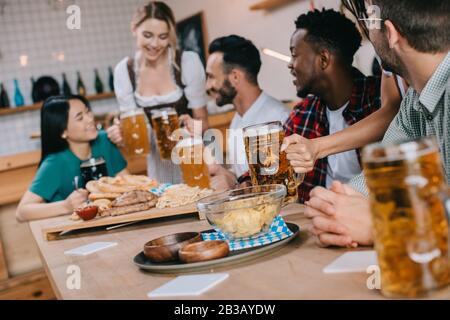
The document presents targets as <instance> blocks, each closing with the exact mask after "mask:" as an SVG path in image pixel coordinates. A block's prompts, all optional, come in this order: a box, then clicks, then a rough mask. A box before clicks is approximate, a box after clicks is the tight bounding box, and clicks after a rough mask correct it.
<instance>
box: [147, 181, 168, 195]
mask: <svg viewBox="0 0 450 320" xmlns="http://www.w3.org/2000/svg"><path fill="white" fill-rule="evenodd" d="M171 186H172V184H171V183H162V184H160V185H159V186H157V187H156V188H151V189H150V192H151V193H153V194H155V195H157V196H158V197H161V196H162V194H163V193H164V191H166V190H167V189H168V188H169V187H171Z"/></svg>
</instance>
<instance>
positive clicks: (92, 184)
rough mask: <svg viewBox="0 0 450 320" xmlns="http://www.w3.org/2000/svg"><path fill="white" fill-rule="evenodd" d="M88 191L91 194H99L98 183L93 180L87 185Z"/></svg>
mask: <svg viewBox="0 0 450 320" xmlns="http://www.w3.org/2000/svg"><path fill="white" fill-rule="evenodd" d="M86 190H87V191H89V193H99V192H100V190H99V189H98V181H95V180H91V181H89V182H88V183H86Z"/></svg>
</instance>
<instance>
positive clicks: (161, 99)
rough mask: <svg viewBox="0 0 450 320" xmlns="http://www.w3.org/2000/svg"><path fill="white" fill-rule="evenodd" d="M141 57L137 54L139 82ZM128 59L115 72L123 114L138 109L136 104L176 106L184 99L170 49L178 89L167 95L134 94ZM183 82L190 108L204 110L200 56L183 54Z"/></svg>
mask: <svg viewBox="0 0 450 320" xmlns="http://www.w3.org/2000/svg"><path fill="white" fill-rule="evenodd" d="M140 55H141V52H139V51H138V52H136V54H135V59H134V68H135V75H136V80H137V78H138V77H139V73H138V72H136V71H137V70H138V63H139V58H140ZM128 59H129V58H128V57H125V58H123V59H122V60H121V61H120V62H119V63H118V64H117V66H116V68H115V70H114V91H115V93H116V98H117V101H118V103H119V107H120V111H126V110H129V109H131V108H136V102H137V103H138V104H139V105H140V106H141V107H151V106H156V105H160V104H166V103H173V102H176V101H178V100H179V99H180V98H181V97H182V95H183V89H182V88H180V87H179V86H178V85H177V83H176V80H175V73H174V70H173V66H172V64H171V63H172V50H169V59H168V61H169V67H170V70H171V74H172V79H173V83H174V84H175V85H176V89H175V90H174V91H172V92H170V93H168V94H166V95H160V96H151V97H147V96H141V95H140V94H139V93H138V92H133V86H132V84H131V80H130V77H129V74H128V66H127V63H128ZM136 82H137V81H136ZM181 82H182V83H183V85H184V86H185V88H184V94H185V95H186V98H187V100H188V108H189V109H197V108H201V107H204V106H205V105H206V102H207V97H206V77H205V69H204V68H203V64H202V62H201V60H200V57H199V56H198V55H197V53H195V52H193V51H183V54H182V56H181Z"/></svg>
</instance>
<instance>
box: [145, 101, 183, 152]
mask: <svg viewBox="0 0 450 320" xmlns="http://www.w3.org/2000/svg"><path fill="white" fill-rule="evenodd" d="M151 118H152V127H153V131H154V132H155V136H156V142H157V144H158V148H159V154H160V157H161V159H162V160H170V158H171V154H172V149H173V148H174V147H175V145H176V143H177V142H176V140H174V139H173V138H172V134H173V133H174V132H175V131H176V130H177V129H179V128H180V122H179V119H178V114H177V111H176V110H175V109H174V108H162V109H156V110H151Z"/></svg>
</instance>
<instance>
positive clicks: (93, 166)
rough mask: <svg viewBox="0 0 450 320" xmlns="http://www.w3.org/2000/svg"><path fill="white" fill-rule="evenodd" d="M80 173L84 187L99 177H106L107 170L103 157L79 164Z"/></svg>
mask: <svg viewBox="0 0 450 320" xmlns="http://www.w3.org/2000/svg"><path fill="white" fill-rule="evenodd" d="M80 172H81V177H82V179H83V185H84V186H86V183H88V182H89V181H91V180H98V179H100V178H101V177H107V176H108V169H107V167H106V162H105V159H103V157H98V158H91V159H89V160H86V161H83V162H81V165H80Z"/></svg>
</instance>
